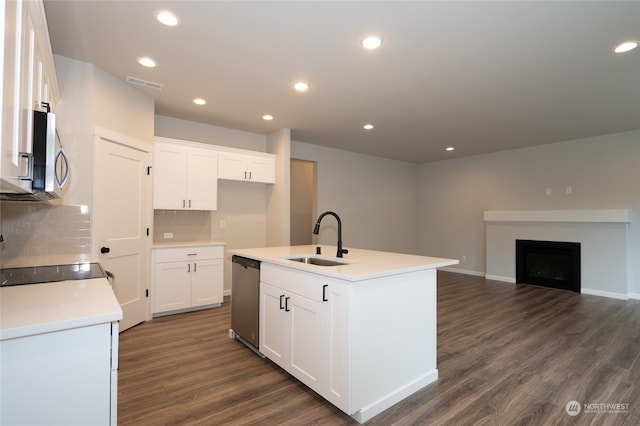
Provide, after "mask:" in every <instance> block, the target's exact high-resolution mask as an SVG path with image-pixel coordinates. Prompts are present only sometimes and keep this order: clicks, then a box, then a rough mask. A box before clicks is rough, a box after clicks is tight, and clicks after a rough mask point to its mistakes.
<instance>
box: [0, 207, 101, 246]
mask: <svg viewBox="0 0 640 426" xmlns="http://www.w3.org/2000/svg"><path fill="white" fill-rule="evenodd" d="M0 208H1V209H2V213H1V216H0V217H1V218H2V235H3V237H4V243H2V246H1V247H2V248H1V250H2V258H3V259H11V258H15V257H18V256H47V255H58V254H85V253H90V252H91V215H90V214H89V209H88V208H87V207H86V206H75V205H52V204H40V203H23V202H19V203H14V202H2V205H1V206H0Z"/></svg>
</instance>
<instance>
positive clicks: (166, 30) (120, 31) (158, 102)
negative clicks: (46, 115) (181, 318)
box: [45, 0, 640, 163]
mask: <svg viewBox="0 0 640 426" xmlns="http://www.w3.org/2000/svg"><path fill="white" fill-rule="evenodd" d="M160 9H169V10H171V11H173V12H174V13H176V14H177V15H178V16H179V18H180V24H179V25H178V26H176V27H166V26H164V25H161V24H160V23H158V22H157V21H156V20H155V18H154V12H155V11H157V10H160ZM45 10H46V14H47V20H48V24H49V31H50V34H51V43H52V46H53V51H54V53H55V54H58V55H63V56H66V57H70V58H74V59H79V60H82V61H85V62H89V63H93V64H95V65H97V66H99V67H100V68H102V69H104V70H106V71H108V72H110V73H111V74H113V75H114V76H116V77H118V78H121V79H123V80H124V79H125V78H126V77H127V76H132V77H136V78H139V79H143V80H146V81H151V82H155V83H160V84H162V85H164V86H163V88H162V89H161V90H156V89H150V88H144V87H140V86H133V87H136V88H138V89H139V90H141V91H143V92H145V93H146V94H148V95H149V96H152V97H153V98H154V99H155V108H156V114H160V115H165V116H170V117H176V118H180V119H185V120H191V121H197V122H202V123H208V124H213V125H217V126H222V127H228V128H233V129H239V130H245V131H250V132H255V133H262V134H269V133H271V132H273V131H276V130H278V129H281V128H290V129H291V135H292V136H291V137H292V139H293V140H295V141H299V142H307V143H310V144H317V145H323V146H327V147H333V148H338V149H343V150H348V151H354V152H359V153H365V154H370V155H375V156H380V157H386V158H391V159H397V160H402V161H408V162H416V163H423V162H429V161H436V160H441V159H446V158H455V157H460V156H468V155H477V154H482V153H488V152H495V151H501V150H506V149H513V148H519V147H526V146H532V145H539V144H548V143H554V142H559V141H566V140H571V139H579V138H585V137H590V136H598V135H603V134H609V133H616V132H621V131H629V130H633V129H640V48H637V49H635V50H634V51H631V52H628V53H624V54H616V53H613V48H614V47H615V46H616V45H617V44H619V43H621V42H623V41H626V40H640V2H635V1H634V2H615V1H603V2H595V1H587V2H580V1H557V2H555V1H533V2H484V1H471V2H457V1H447V2H444V1H439V2H426V1H412V2H399V1H386V2H385V1H375V2H374V1H372V2H368V1H354V2H350V1H289V2H275V1H258V2H247V1H127V0H124V1H86V0H84V1H66V0H45ZM371 33H375V34H378V35H380V36H382V38H383V44H382V46H381V47H380V48H379V49H377V50H376V51H367V50H365V49H363V48H362V47H361V46H360V40H361V38H362V37H363V36H364V35H367V34H371ZM141 56H150V57H152V58H154V59H155V60H156V61H157V64H158V65H157V67H155V68H153V69H149V68H144V67H142V66H141V65H139V64H138V63H137V62H136V60H137V58H139V57H141ZM298 80H304V81H307V82H308V83H309V84H310V86H311V87H310V89H309V90H308V91H307V92H306V93H304V94H299V93H296V92H295V91H294V90H293V88H292V85H293V83H294V82H296V81H298ZM63 95H64V94H63ZM196 97H201V98H204V99H206V100H207V104H206V105H204V106H197V105H195V104H193V102H192V100H193V99H194V98H196ZM267 113H268V114H272V115H273V116H274V117H275V119H274V120H273V121H270V122H267V121H264V120H263V119H262V118H261V117H262V116H263V115H264V114H267ZM365 123H372V124H374V126H375V127H374V129H373V130H369V131H365V130H364V129H363V125H364V124H365ZM448 146H453V147H455V151H451V152H447V151H445V148H446V147H448Z"/></svg>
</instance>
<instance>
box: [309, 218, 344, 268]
mask: <svg viewBox="0 0 640 426" xmlns="http://www.w3.org/2000/svg"><path fill="white" fill-rule="evenodd" d="M328 214H330V215H331V216H333V217H335V218H336V220H337V221H338V254H336V256H337V257H342V254H343V253H344V254H346V253H349V250H346V249H343V248H342V221H341V220H340V216H338V215H337V214H335V213H334V212H324V213H322V214H321V215H320V216H319V217H318V221H317V222H316V226H315V227H314V228H313V233H314V235H318V234H319V233H320V222H321V221H322V218H323V217H325V216H326V215H328Z"/></svg>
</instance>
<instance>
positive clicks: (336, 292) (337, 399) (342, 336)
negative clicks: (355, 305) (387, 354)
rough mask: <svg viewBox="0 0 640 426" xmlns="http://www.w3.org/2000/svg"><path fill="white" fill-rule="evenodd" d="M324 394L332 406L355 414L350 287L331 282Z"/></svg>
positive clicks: (328, 292) (326, 307) (326, 315)
mask: <svg viewBox="0 0 640 426" xmlns="http://www.w3.org/2000/svg"><path fill="white" fill-rule="evenodd" d="M326 295H327V299H328V301H327V302H326V303H324V304H323V309H324V310H325V316H324V320H325V326H324V353H325V362H326V364H325V373H324V384H323V392H322V393H321V394H322V395H323V396H324V397H325V398H326V399H327V400H328V401H329V402H331V403H332V404H333V405H335V406H336V407H338V408H340V409H341V410H343V411H344V412H346V413H350V412H351V407H350V398H349V395H350V392H349V391H350V384H351V376H350V374H349V341H350V334H349V333H350V327H349V286H348V285H346V284H343V283H340V282H336V281H330V282H329V283H328V286H327V289H326Z"/></svg>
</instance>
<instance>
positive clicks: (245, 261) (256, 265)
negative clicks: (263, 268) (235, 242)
mask: <svg viewBox="0 0 640 426" xmlns="http://www.w3.org/2000/svg"><path fill="white" fill-rule="evenodd" d="M231 262H233V263H236V264H238V265H240V266H242V267H243V268H245V269H246V268H253V269H258V270H259V269H260V261H259V260H255V259H249V258H247V257H242V256H238V255H235V254H234V255H233V257H231Z"/></svg>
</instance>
